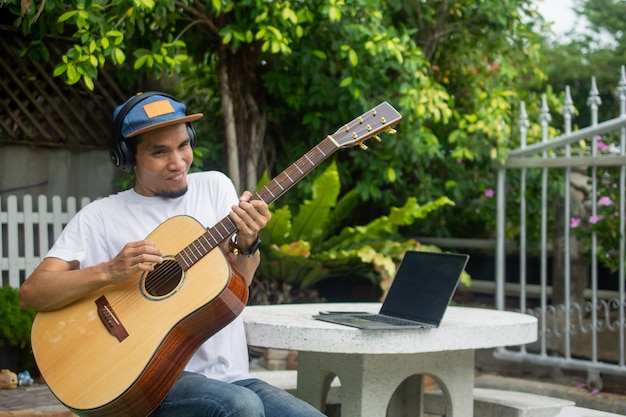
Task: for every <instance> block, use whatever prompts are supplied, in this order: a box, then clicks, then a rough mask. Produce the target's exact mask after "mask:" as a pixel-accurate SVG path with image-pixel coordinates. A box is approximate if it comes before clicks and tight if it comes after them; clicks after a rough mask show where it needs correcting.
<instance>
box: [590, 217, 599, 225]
mask: <svg viewBox="0 0 626 417" xmlns="http://www.w3.org/2000/svg"><path fill="white" fill-rule="evenodd" d="M600 220H602V216H591V217H589V223H590V224H596V223H598V222H599V221H600Z"/></svg>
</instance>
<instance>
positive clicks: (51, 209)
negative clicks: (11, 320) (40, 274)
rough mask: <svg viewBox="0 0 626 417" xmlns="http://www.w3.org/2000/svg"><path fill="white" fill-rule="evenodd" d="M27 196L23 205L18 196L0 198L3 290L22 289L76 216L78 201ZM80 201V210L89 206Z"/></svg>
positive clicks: (87, 201)
mask: <svg viewBox="0 0 626 417" xmlns="http://www.w3.org/2000/svg"><path fill="white" fill-rule="evenodd" d="M33 201H34V199H33V196H31V195H25V196H24V197H23V199H22V202H21V204H20V201H19V199H18V198H17V197H16V196H8V197H6V198H5V199H2V198H0V274H1V279H2V281H1V282H0V284H1V286H6V285H10V286H11V287H14V288H19V286H20V285H21V283H22V282H24V279H26V277H28V275H30V273H31V272H32V271H33V270H34V269H35V268H36V267H37V265H39V262H40V261H41V259H42V257H43V256H45V255H46V253H47V252H48V250H49V249H50V246H51V245H52V244H53V243H54V241H55V240H56V239H57V238H58V237H59V235H60V234H61V231H62V230H63V227H64V226H65V225H66V224H67V223H68V222H69V220H70V219H71V218H72V217H73V216H74V215H75V214H76V211H77V205H76V198H75V197H69V198H67V199H66V200H65V204H63V203H64V202H63V199H62V198H61V197H59V196H54V197H52V198H51V199H50V198H48V197H47V196H45V195H40V196H39V197H37V204H36V205H35V206H34V205H33ZM89 201H90V200H89V198H87V197H84V198H82V199H81V200H80V207H78V209H80V208H82V207H84V206H85V205H86V204H87V203H89Z"/></svg>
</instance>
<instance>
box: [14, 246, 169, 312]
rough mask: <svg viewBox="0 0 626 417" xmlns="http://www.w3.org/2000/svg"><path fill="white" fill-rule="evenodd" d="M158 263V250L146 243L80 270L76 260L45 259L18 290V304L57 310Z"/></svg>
mask: <svg viewBox="0 0 626 417" xmlns="http://www.w3.org/2000/svg"><path fill="white" fill-rule="evenodd" d="M161 262H163V258H162V253H161V250H160V249H159V248H157V247H156V246H155V244H154V243H152V242H149V241H146V240H142V241H139V242H132V243H129V244H127V245H125V246H124V248H123V249H122V250H121V251H120V253H119V254H118V255H117V256H116V257H115V258H113V259H112V260H111V261H109V262H104V263H101V264H99V265H95V266H91V267H88V268H83V269H79V264H78V261H71V262H68V261H64V260H62V259H59V258H45V259H44V260H43V261H42V262H41V264H39V266H38V267H37V268H36V269H35V271H33V273H32V274H31V275H30V276H29V277H28V279H27V280H26V281H25V282H24V284H22V286H21V287H20V305H21V306H22V307H23V308H34V309H35V310H38V311H50V310H56V309H58V308H61V307H64V306H66V305H68V304H70V303H72V302H73V301H76V300H78V299H79V298H81V297H83V296H84V295H85V294H88V293H90V292H91V291H95V290H97V289H98V288H102V287H104V286H106V285H109V284H116V283H119V282H122V281H124V280H126V279H128V278H130V277H131V276H133V275H134V274H136V273H137V272H139V271H151V270H152V269H154V264H156V263H161Z"/></svg>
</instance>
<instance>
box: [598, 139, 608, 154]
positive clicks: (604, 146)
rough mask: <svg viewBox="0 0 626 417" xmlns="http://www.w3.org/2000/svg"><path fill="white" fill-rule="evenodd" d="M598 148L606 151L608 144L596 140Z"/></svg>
mask: <svg viewBox="0 0 626 417" xmlns="http://www.w3.org/2000/svg"><path fill="white" fill-rule="evenodd" d="M598 149H599V150H601V151H606V150H607V149H609V145H607V144H606V143H604V142H602V141H601V140H600V141H598Z"/></svg>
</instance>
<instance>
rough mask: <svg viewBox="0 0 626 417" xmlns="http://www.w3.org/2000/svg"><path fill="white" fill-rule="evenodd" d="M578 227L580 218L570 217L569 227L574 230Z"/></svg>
mask: <svg viewBox="0 0 626 417" xmlns="http://www.w3.org/2000/svg"><path fill="white" fill-rule="evenodd" d="M578 226H580V217H572V218H571V219H570V221H569V227H570V228H572V229H576V228H577V227H578Z"/></svg>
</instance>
